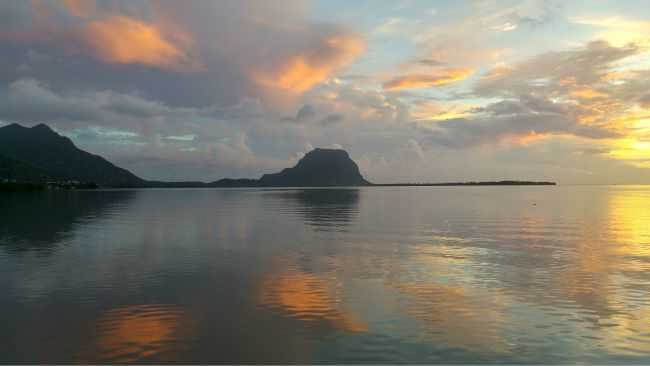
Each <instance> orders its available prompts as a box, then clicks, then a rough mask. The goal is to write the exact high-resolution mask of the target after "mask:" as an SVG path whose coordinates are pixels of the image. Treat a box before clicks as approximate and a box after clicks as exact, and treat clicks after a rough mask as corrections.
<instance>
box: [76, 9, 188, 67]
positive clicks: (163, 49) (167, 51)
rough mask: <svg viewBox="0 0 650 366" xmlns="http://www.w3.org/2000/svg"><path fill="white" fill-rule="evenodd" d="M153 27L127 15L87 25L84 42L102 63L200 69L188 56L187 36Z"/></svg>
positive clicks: (84, 31)
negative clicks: (168, 32)
mask: <svg viewBox="0 0 650 366" xmlns="http://www.w3.org/2000/svg"><path fill="white" fill-rule="evenodd" d="M165 33H166V31H164V30H162V29H161V28H159V27H158V26H156V25H154V24H147V23H145V22H142V21H140V20H137V19H133V18H129V17H126V16H110V17H107V18H105V19H100V20H94V21H91V22H89V23H88V24H87V25H86V27H85V28H84V30H83V35H82V37H83V40H84V41H85V43H86V44H87V45H88V46H90V47H91V48H92V49H93V52H94V53H95V54H96V56H97V57H98V58H99V59H101V60H102V61H104V62H108V63H118V64H142V65H148V66H157V67H160V68H169V69H172V70H194V69H198V68H200V64H199V62H200V61H198V60H193V59H192V57H191V56H190V54H189V49H190V48H191V46H192V44H193V41H192V39H191V38H190V36H189V35H187V34H182V33H176V34H165Z"/></svg>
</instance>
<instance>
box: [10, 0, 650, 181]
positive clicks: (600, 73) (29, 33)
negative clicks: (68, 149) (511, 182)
mask: <svg viewBox="0 0 650 366" xmlns="http://www.w3.org/2000/svg"><path fill="white" fill-rule="evenodd" d="M9 123H20V124H23V125H26V126H31V125H35V124H38V123H46V124H48V125H50V126H51V127H53V128H54V129H55V130H56V131H57V132H59V133H61V134H63V135H66V136H68V137H70V138H71V139H72V140H73V141H74V143H75V144H77V146H79V147H80V148H82V149H84V150H87V151H89V152H92V153H95V154H100V155H102V156H104V157H106V158H107V159H109V160H110V161H111V162H113V163H115V164H116V165H118V166H121V167H124V168H127V169H129V170H131V171H132V172H134V173H135V174H137V175H139V176H141V177H143V178H147V179H159V180H202V181H213V180H217V179H220V178H224V177H249V178H257V177H259V176H261V175H262V174H264V173H269V172H275V171H277V170H280V169H282V168H285V167H288V166H291V165H293V164H295V163H296V162H297V161H298V159H299V158H300V157H302V156H303V155H304V154H305V153H306V152H308V151H309V150H311V149H313V148H315V147H324V148H344V149H345V150H347V151H348V152H349V153H350V155H351V157H352V158H353V159H354V160H355V161H356V162H357V164H359V166H360V169H361V171H362V173H363V174H364V176H365V177H366V178H367V179H368V180H370V181H372V182H376V183H392V182H444V181H459V180H462V181H465V180H496V179H527V180H553V181H557V182H559V183H563V184H612V183H615V184H650V6H648V4H647V2H646V1H645V0H637V1H632V0H629V1H628V0H615V1H605V0H603V1H554V0H546V1H539V0H522V1H511V0H472V1H470V0H467V1H462V0H461V1H432V0H431V1H416V0H401V1H395V0H393V1H375V0H359V1H344V0H328V1H306V0H305V1H300V0H284V1H261V0H260V1H249V0H232V1H230V0H219V1H202V0H193V1H174V0H158V1H156V0H65V1H64V0H61V1H55V0H52V1H50V0H32V1H27V0H25V1H23V0H6V1H2V2H0V125H4V124H9Z"/></svg>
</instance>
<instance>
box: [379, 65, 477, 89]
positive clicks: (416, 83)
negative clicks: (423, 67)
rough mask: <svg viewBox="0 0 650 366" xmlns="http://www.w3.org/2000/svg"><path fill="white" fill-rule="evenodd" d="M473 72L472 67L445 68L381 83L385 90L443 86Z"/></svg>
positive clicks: (463, 78) (465, 77)
mask: <svg viewBox="0 0 650 366" xmlns="http://www.w3.org/2000/svg"><path fill="white" fill-rule="evenodd" d="M473 73H474V70H473V69H469V68H461V69H445V70H441V71H439V72H437V73H435V74H411V75H406V76H400V77H397V78H394V79H391V80H389V81H387V82H385V83H384V84H383V88H384V89H385V90H401V89H422V88H431V87H434V86H443V85H448V84H452V83H455V82H457V81H461V80H465V79H467V78H468V77H469V76H470V75H472V74H473Z"/></svg>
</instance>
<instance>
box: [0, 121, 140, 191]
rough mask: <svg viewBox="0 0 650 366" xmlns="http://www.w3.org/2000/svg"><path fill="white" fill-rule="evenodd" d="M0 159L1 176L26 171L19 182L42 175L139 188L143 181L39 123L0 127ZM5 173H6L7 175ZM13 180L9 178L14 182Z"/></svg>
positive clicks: (7, 176) (8, 176)
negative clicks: (0, 158) (0, 163)
mask: <svg viewBox="0 0 650 366" xmlns="http://www.w3.org/2000/svg"><path fill="white" fill-rule="evenodd" d="M0 156H2V157H3V158H2V160H0V161H2V164H4V165H2V166H6V169H5V173H4V174H5V176H2V174H3V173H2V171H1V170H0V178H11V177H10V174H14V173H11V172H12V171H16V170H19V171H26V170H31V171H30V172H28V173H25V174H24V177H25V178H23V179H25V180H27V179H26V178H27V177H30V176H31V177H32V179H28V180H29V181H34V178H33V176H34V175H38V176H42V175H43V174H44V175H46V176H47V178H48V179H51V180H78V181H81V182H94V183H97V184H100V185H104V186H143V185H145V184H146V181H144V180H143V179H140V178H138V177H137V176H135V175H134V174H133V173H131V172H129V171H128V170H126V169H122V168H119V167H117V166H115V165H113V164H111V163H110V162H109V161H107V160H106V159H104V158H102V157H101V156H98V155H93V154H91V153H88V152H86V151H83V150H81V149H79V148H77V147H76V146H75V145H74V144H73V143H72V141H70V139H68V138H67V137H64V136H61V135H59V134H57V133H56V132H54V131H52V129H50V128H49V127H48V126H46V125H44V124H39V125H36V126H34V127H31V128H28V127H23V126H20V125H18V124H11V125H8V126H5V127H1V128H0ZM8 172H9V173H8ZM18 178H21V177H15V178H12V179H18Z"/></svg>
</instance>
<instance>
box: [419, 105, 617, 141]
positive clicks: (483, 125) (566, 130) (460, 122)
mask: <svg viewBox="0 0 650 366" xmlns="http://www.w3.org/2000/svg"><path fill="white" fill-rule="evenodd" d="M475 112H476V114H475V115H473V116H472V117H469V118H459V119H451V120H446V121H441V122H438V123H436V124H435V125H433V126H432V127H431V132H430V134H431V140H430V141H432V142H433V143H436V144H441V145H444V146H448V147H452V148H465V147H469V146H476V145H483V144H494V143H507V144H527V143H530V142H534V141H537V140H539V139H541V138H544V137H547V136H553V135H555V136H562V135H564V136H567V135H568V136H575V137H579V138H586V139H614V138H617V137H620V136H621V135H620V134H619V133H617V132H615V131H612V130H608V129H604V128H599V127H596V126H588V125H580V124H577V123H576V122H575V121H574V120H573V119H572V118H571V114H570V113H569V110H568V109H567V108H566V107H565V106H563V105H561V104H556V103H553V102H551V101H549V100H546V99H543V98H538V97H532V96H528V97H523V98H521V99H520V100H507V101H501V102H497V103H493V104H489V105H487V106H486V107H483V108H477V109H476V110H475Z"/></svg>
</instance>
